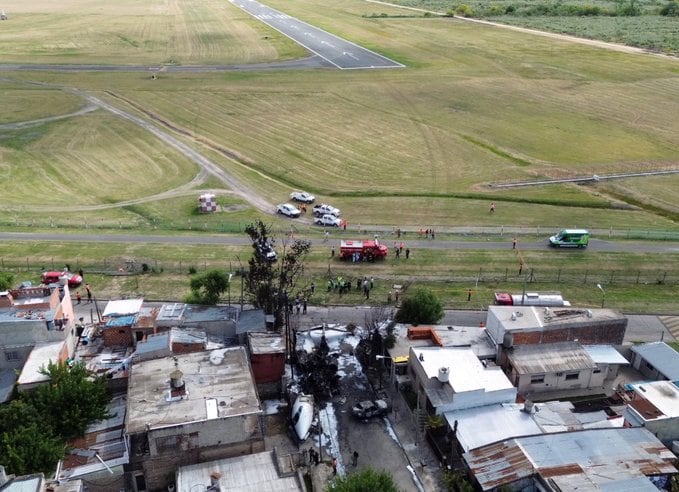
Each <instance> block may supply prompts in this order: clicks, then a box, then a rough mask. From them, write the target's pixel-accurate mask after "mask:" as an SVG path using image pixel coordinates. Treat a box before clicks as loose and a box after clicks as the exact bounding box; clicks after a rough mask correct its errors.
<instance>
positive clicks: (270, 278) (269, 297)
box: [245, 220, 311, 330]
mask: <svg viewBox="0 0 679 492" xmlns="http://www.w3.org/2000/svg"><path fill="white" fill-rule="evenodd" d="M245 232H246V233H247V234H248V236H250V240H251V241H252V249H253V252H252V256H251V257H250V259H249V260H248V266H249V269H250V272H249V274H248V283H247V290H248V293H249V295H250V298H251V302H252V304H253V305H254V306H255V307H256V308H259V309H263V310H264V312H265V313H266V314H273V316H274V329H276V330H278V329H280V328H281V327H282V326H283V325H284V319H285V318H284V313H285V310H284V308H285V307H286V306H287V305H288V303H289V302H290V301H291V298H292V296H293V295H294V294H293V292H294V290H295V285H296V283H297V279H298V278H299V277H300V275H301V274H302V273H303V272H304V260H305V258H306V256H307V254H308V253H309V251H310V250H311V243H310V242H309V241H305V240H294V241H291V242H289V243H286V242H284V243H283V251H282V254H280V255H278V257H279V260H280V261H272V260H271V259H270V258H268V257H267V255H266V254H263V252H266V251H269V250H271V249H273V247H274V244H275V241H274V239H272V238H271V230H270V228H269V227H268V226H267V225H266V224H264V222H262V221H261V220H258V221H257V222H255V223H253V224H249V225H248V226H247V227H246V228H245Z"/></svg>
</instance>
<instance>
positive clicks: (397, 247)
mask: <svg viewBox="0 0 679 492" xmlns="http://www.w3.org/2000/svg"><path fill="white" fill-rule="evenodd" d="M403 247H404V246H403V241H400V242H399V241H395V242H394V257H395V258H396V259H398V258H400V257H401V253H403V252H404V250H403ZM405 255H406V260H407V259H408V258H410V248H405Z"/></svg>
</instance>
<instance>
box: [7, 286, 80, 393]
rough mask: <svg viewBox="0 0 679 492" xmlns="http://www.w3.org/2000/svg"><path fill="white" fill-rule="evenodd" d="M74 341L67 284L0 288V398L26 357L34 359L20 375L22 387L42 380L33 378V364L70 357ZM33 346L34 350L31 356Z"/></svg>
mask: <svg viewBox="0 0 679 492" xmlns="http://www.w3.org/2000/svg"><path fill="white" fill-rule="evenodd" d="M76 342H77V335H76V330H75V320H74V315H73V305H72V304H71V296H70V291H69V289H68V285H57V286H52V287H29V288H24V289H16V290H12V291H3V292H0V351H1V352H2V356H0V402H4V401H7V399H8V398H9V396H10V394H11V391H12V388H13V386H14V384H15V382H16V381H17V378H16V373H18V372H21V370H22V369H23V368H24V366H25V364H26V362H27V361H28V360H29V358H31V360H32V361H33V362H35V363H32V364H31V368H30V369H29V370H28V371H27V373H26V375H24V379H23V382H25V383H26V384H27V386H26V389H28V388H29V387H33V386H34V384H33V383H35V384H39V383H40V381H42V380H43V379H42V378H41V377H38V378H37V379H38V381H36V380H35V379H36V373H38V369H39V366H36V364H45V365H46V362H47V360H48V359H51V360H53V361H54V362H60V361H65V360H66V359H67V358H69V357H73V354H74V352H75V346H76ZM34 350H37V352H36V354H34V355H33V357H31V353H32V352H33V351H34ZM38 352H40V356H39V354H38ZM43 355H49V357H48V359H43V357H42V356H43ZM38 359H40V360H38Z"/></svg>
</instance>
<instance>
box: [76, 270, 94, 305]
mask: <svg viewBox="0 0 679 492" xmlns="http://www.w3.org/2000/svg"><path fill="white" fill-rule="evenodd" d="M81 277H82V275H81ZM85 292H86V293H87V304H90V303H91V302H92V288H91V287H90V284H85ZM75 300H76V303H77V304H80V303H81V302H82V300H83V296H82V294H81V293H80V291H76V293H75Z"/></svg>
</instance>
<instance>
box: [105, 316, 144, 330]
mask: <svg viewBox="0 0 679 492" xmlns="http://www.w3.org/2000/svg"><path fill="white" fill-rule="evenodd" d="M136 318H137V315H135V314H130V315H126V316H116V317H115V318H111V319H109V320H108V321H107V322H106V327H107V328H114V327H120V326H132V325H134V321H135V320H136Z"/></svg>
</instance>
